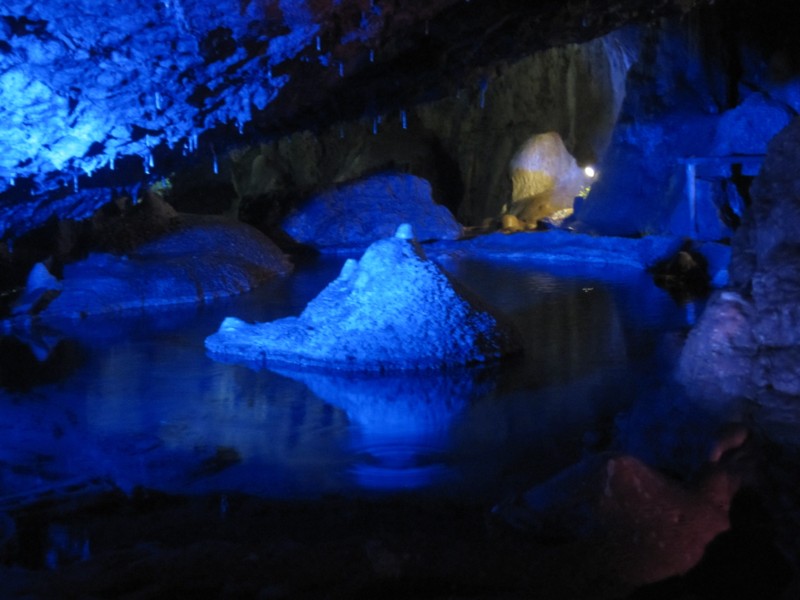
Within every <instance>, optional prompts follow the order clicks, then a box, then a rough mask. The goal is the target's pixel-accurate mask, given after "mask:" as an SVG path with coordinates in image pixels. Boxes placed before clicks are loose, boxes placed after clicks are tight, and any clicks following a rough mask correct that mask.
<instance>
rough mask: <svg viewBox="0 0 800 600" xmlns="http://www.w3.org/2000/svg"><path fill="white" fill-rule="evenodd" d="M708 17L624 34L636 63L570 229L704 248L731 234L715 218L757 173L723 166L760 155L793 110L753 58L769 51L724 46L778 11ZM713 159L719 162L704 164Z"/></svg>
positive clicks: (791, 97)
mask: <svg viewBox="0 0 800 600" xmlns="http://www.w3.org/2000/svg"><path fill="white" fill-rule="evenodd" d="M716 10H720V9H714V8H709V9H707V10H698V11H696V12H695V13H693V14H692V17H691V18H689V19H687V20H685V21H683V22H678V21H677V20H676V21H664V22H662V24H661V26H660V27H659V28H651V29H649V30H639V31H637V32H632V34H633V35H635V36H637V40H636V42H635V43H633V45H634V47H636V48H637V49H638V54H637V57H636V58H637V60H635V61H634V63H633V65H632V66H631V69H630V74H629V77H628V79H627V83H626V95H625V101H624V103H623V106H622V109H621V111H620V116H619V122H618V125H617V127H616V128H615V130H614V134H613V138H612V141H611V144H610V146H609V149H608V152H607V154H606V155H605V156H604V157H603V159H602V161H601V162H600V168H599V172H600V177H599V178H598V181H597V183H596V184H594V185H593V186H592V191H591V194H590V196H589V200H588V201H587V202H585V203H583V204H582V205H581V206H580V207H579V209H578V210H576V215H575V217H576V223H575V226H576V227H578V228H583V229H584V230H588V231H593V232H597V233H603V234H611V235H629V234H637V233H666V232H671V233H675V234H679V235H687V236H691V237H693V238H697V239H705V240H719V239H722V238H726V237H729V236H730V235H731V230H730V228H729V227H728V224H727V223H726V222H725V220H724V217H725V212H726V211H727V210H729V209H730V206H729V205H740V204H742V198H744V199H745V200H746V199H747V192H748V190H747V188H748V186H749V183H750V180H751V178H752V177H753V176H754V175H755V174H756V172H757V169H758V161H757V160H756V161H752V160H751V161H750V162H746V163H744V164H743V165H742V168H741V169H740V171H739V172H738V173H737V172H736V170H735V169H733V168H732V166H731V165H732V163H735V161H734V160H733V159H731V157H732V156H735V155H756V156H758V155H763V153H764V152H765V150H766V144H767V141H768V140H769V139H770V138H771V137H772V136H774V135H775V134H776V133H777V132H778V131H779V130H780V129H781V127H783V126H784V125H785V124H786V123H787V122H788V120H789V119H790V118H791V115H792V114H794V113H795V112H796V111H797V109H798V107H800V104H798V97H797V93H796V87H795V85H796V84H794V83H791V84H789V83H786V78H785V77H783V76H778V75H777V74H776V73H773V72H771V70H770V68H769V66H768V64H767V59H765V57H764V56H760V55H759V54H758V52H757V51H756V48H759V47H761V46H766V47H772V45H773V41H774V40H771V39H770V40H764V39H761V40H759V39H755V40H753V39H751V40H750V41H751V44H750V45H745V44H741V46H737V47H736V50H735V52H734V51H733V50H732V49H731V48H729V47H726V44H728V43H729V42H730V38H729V37H728V36H731V35H741V36H742V38H758V37H759V34H754V33H751V32H749V28H750V27H752V26H753V24H755V23H762V22H765V21H769V20H770V19H780V18H785V17H786V16H785V15H783V16H782V17H776V11H777V12H780V11H781V9H777V8H776V7H775V6H770V7H766V6H764V7H762V9H758V8H752V7H747V8H744V7H742V8H741V12H739V14H737V15H735V16H734V15H730V14H727V13H726V14H720V13H718V12H715V11H716ZM738 10H739V9H737V11H738ZM721 11H722V12H723V13H724V12H725V9H721ZM776 26H777V25H773V26H767V27H765V28H764V29H763V31H770V30H773V29H774V27H776ZM753 31H759V30H758V29H757V28H756V27H754V28H753ZM734 32H736V33H735V34H734ZM765 52H766V50H765ZM718 62H722V65H719V64H717V63H718ZM710 65H714V67H713V68H712V67H711V66H710ZM744 82H746V83H744ZM790 89H791V90H794V91H790ZM776 98H777V99H776ZM694 157H699V158H700V159H701V162H700V163H699V164H698V166H697V168H696V173H697V182H696V194H697V203H696V208H695V211H696V215H695V220H694V222H692V220H691V219H690V217H689V213H690V208H689V204H688V202H687V198H686V196H687V192H686V186H687V175H686V160H687V159H689V158H694ZM713 157H716V158H720V157H722V158H725V160H719V161H716V162H715V161H708V160H706V159H709V158H713ZM702 161H705V162H702Z"/></svg>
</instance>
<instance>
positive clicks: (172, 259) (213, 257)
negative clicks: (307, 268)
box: [15, 217, 291, 319]
mask: <svg viewBox="0 0 800 600" xmlns="http://www.w3.org/2000/svg"><path fill="white" fill-rule="evenodd" d="M37 269H38V271H37V272H39V271H41V268H39V267H37ZM290 270H291V266H290V264H289V262H288V261H287V260H286V258H285V257H284V256H283V254H282V253H281V252H280V250H278V249H277V247H275V245H274V244H272V242H270V241H269V239H267V238H266V237H264V236H263V235H262V234H260V233H259V232H258V231H256V230H255V229H253V228H252V227H250V226H248V225H244V224H241V223H236V222H233V221H226V220H221V219H216V218H198V217H181V218H180V219H179V220H178V222H177V223H175V225H174V230H173V231H172V232H170V233H168V234H166V235H162V236H160V237H156V238H155V239H152V240H151V241H148V242H146V243H144V244H141V245H138V246H137V247H136V248H135V249H133V250H130V251H129V252H127V253H125V254H123V255H119V254H111V253H93V254H90V255H89V256H88V257H87V258H86V259H84V260H81V261H78V262H75V263H72V264H68V265H66V266H65V267H64V272H63V278H62V280H61V281H59V282H57V285H54V284H52V283H51V284H49V285H47V286H42V285H41V282H42V279H43V278H42V277H35V278H32V279H31V283H30V285H29V289H28V290H27V291H26V293H25V295H24V296H23V299H22V301H21V303H20V304H19V305H18V307H17V310H16V311H15V312H17V313H18V314H20V315H22V314H25V313H33V314H35V315H37V316H38V317H39V318H42V319H54V318H69V319H74V318H82V317H85V316H88V315H94V314H101V313H113V312H118V311H126V310H146V309H148V308H155V307H158V306H164V305H172V304H183V303H203V302H207V301H209V300H212V299H214V298H220V297H224V296H230V295H233V294H239V293H242V292H245V291H248V290H250V289H252V288H254V287H255V286H257V285H258V284H260V283H262V282H264V281H265V280H267V279H268V278H270V277H272V276H275V275H282V274H286V273H288V272H289V271H290Z"/></svg>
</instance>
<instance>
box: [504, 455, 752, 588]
mask: <svg viewBox="0 0 800 600" xmlns="http://www.w3.org/2000/svg"><path fill="white" fill-rule="evenodd" d="M737 487H738V480H736V478H735V477H733V476H731V475H729V474H728V473H727V472H726V471H725V470H724V469H721V468H716V469H715V470H713V471H712V472H711V473H710V474H709V475H708V476H707V477H706V479H705V480H704V481H702V482H701V483H700V484H699V485H698V486H697V488H695V489H692V488H689V487H686V486H684V485H682V484H681V483H679V482H678V481H675V480H672V479H670V478H668V477H666V476H665V475H663V474H661V473H659V472H658V471H656V470H655V469H653V468H651V467H649V466H648V465H646V464H644V463H643V462H641V461H640V460H638V459H637V458H635V457H633V456H628V455H624V454H623V455H619V454H611V453H607V454H601V455H597V456H592V457H588V458H586V459H584V460H583V461H581V462H579V463H577V464H575V465H573V466H572V467H570V468H568V469H566V470H564V471H562V472H561V473H559V474H557V475H556V476H555V477H553V478H552V479H550V480H548V481H546V482H544V483H542V484H540V485H538V486H536V487H534V488H533V489H531V490H529V491H527V492H526V493H525V494H524V495H523V496H522V497H521V498H520V499H519V500H518V501H517V502H516V503H504V504H501V505H498V506H497V507H495V509H494V510H493V514H494V515H495V516H497V517H498V518H503V519H505V520H506V521H507V522H508V523H510V524H511V525H513V526H515V527H517V528H520V529H523V530H525V531H528V532H530V533H531V534H532V535H534V536H535V537H538V538H542V539H548V540H550V541H562V542H566V541H573V542H575V541H579V542H583V543H587V542H589V541H590V540H592V541H594V543H598V544H599V545H600V547H602V548H603V553H604V556H603V559H602V560H604V561H607V562H608V564H610V565H613V568H615V569H617V570H619V573H617V574H618V575H619V576H621V578H622V579H624V580H628V581H630V582H632V583H634V584H636V585H641V584H644V583H649V582H652V581H658V580H660V579H663V578H665V577H669V576H671V575H676V574H678V573H684V572H686V571H688V570H689V569H690V568H691V567H693V566H694V565H695V564H697V562H699V561H700V559H701V558H702V556H703V553H704V551H705V547H706V545H707V544H708V543H709V542H710V541H711V540H712V539H713V538H714V537H715V536H716V535H717V534H719V533H721V532H723V531H725V530H727V529H728V528H729V521H728V507H729V506H730V502H731V498H732V497H733V494H734V493H735V491H736V489H737Z"/></svg>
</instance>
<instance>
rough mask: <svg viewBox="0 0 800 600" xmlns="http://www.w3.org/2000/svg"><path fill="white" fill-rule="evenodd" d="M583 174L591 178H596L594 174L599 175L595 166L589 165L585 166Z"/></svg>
mask: <svg viewBox="0 0 800 600" xmlns="http://www.w3.org/2000/svg"><path fill="white" fill-rule="evenodd" d="M583 174H584V175H586V176H587V177H588V178H589V179H594V176H595V175H597V171H595V170H594V167H593V166H591V165H588V166H586V167H584V168H583Z"/></svg>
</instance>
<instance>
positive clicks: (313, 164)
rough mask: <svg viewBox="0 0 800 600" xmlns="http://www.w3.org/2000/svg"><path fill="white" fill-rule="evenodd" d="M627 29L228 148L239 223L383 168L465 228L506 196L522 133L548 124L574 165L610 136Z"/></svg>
mask: <svg viewBox="0 0 800 600" xmlns="http://www.w3.org/2000/svg"><path fill="white" fill-rule="evenodd" d="M629 37H630V36H629V34H628V33H627V32H623V33H615V34H610V35H608V36H604V37H602V38H598V39H596V40H593V41H591V42H588V43H585V44H570V45H567V46H563V47H559V48H552V49H549V50H546V51H543V52H538V53H535V54H533V55H532V56H529V57H527V58H525V59H523V60H520V61H518V62H516V63H514V64H511V65H503V66H500V67H495V68H492V69H480V70H477V71H476V72H475V73H474V74H473V75H472V77H471V79H470V80H469V81H465V82H464V86H463V87H462V88H461V89H459V90H458V91H457V92H456V93H454V94H453V95H452V96H450V97H448V98H445V99H442V100H438V101H434V102H429V103H423V104H419V105H417V106H412V107H408V108H403V109H401V110H399V111H394V112H392V113H388V114H378V113H375V114H373V115H369V116H366V117H364V118H362V119H360V120H357V121H350V122H343V123H338V124H334V125H333V126H331V127H330V128H328V129H326V130H325V131H323V132H321V133H320V134H318V135H317V134H314V133H312V132H310V131H303V132H298V133H295V134H293V135H290V136H286V137H281V138H279V139H276V140H274V141H272V142H269V143H264V144H261V145H260V146H258V147H250V148H242V149H238V150H236V151H234V152H233V153H232V154H231V157H230V158H231V170H232V176H233V181H234V182H235V188H236V191H237V194H238V196H239V198H240V199H241V202H242V205H243V206H242V207H243V211H244V213H245V214H244V215H243V216H244V218H250V219H252V218H256V219H257V220H263V219H269V218H271V217H274V216H275V215H276V214H280V213H281V212H283V211H285V210H288V208H289V207H290V206H292V205H293V204H294V203H296V202H297V201H299V200H301V199H302V198H303V197H305V196H307V195H310V194H311V193H313V192H315V191H317V190H320V189H325V188H327V187H330V186H334V185H337V184H341V183H344V182H348V181H352V180H354V179H358V178H360V177H362V176H365V175H368V174H371V173H375V172H378V171H382V170H399V171H403V172H409V173H413V174H415V175H418V176H420V177H424V178H426V179H428V180H429V181H430V182H431V183H432V186H433V189H434V198H435V199H436V200H437V201H438V202H440V203H442V204H444V205H446V206H447V207H448V208H450V209H451V211H452V212H453V213H454V214H455V215H456V216H457V217H458V219H459V220H460V221H461V222H462V223H464V224H468V225H475V224H479V223H480V222H481V221H482V220H483V219H484V218H486V217H492V216H496V215H498V214H499V213H500V212H501V210H502V207H503V205H505V204H508V203H510V201H511V178H510V163H511V159H512V157H513V156H514V154H515V153H516V152H517V151H518V150H519V149H520V148H521V147H522V145H523V144H524V143H525V141H526V140H528V139H529V138H531V137H532V136H534V135H536V134H538V133H543V132H548V131H556V132H558V133H559V134H560V135H561V136H562V138H563V139H564V142H565V145H566V146H567V148H568V149H569V150H570V151H571V152H572V153H573V154H574V155H575V156H576V158H577V159H578V161H579V162H582V163H586V164H588V163H594V162H596V160H597V159H598V158H599V157H600V156H602V155H603V153H604V151H605V149H606V147H607V145H608V143H609V142H610V139H611V132H612V130H613V127H614V124H615V122H616V118H617V113H618V111H619V108H620V106H621V104H622V100H623V98H624V84H625V77H626V74H627V69H628V67H629V66H630V64H631V61H632V54H631V53H632V50H631V48H629V45H628V38H629Z"/></svg>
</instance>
